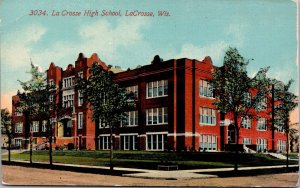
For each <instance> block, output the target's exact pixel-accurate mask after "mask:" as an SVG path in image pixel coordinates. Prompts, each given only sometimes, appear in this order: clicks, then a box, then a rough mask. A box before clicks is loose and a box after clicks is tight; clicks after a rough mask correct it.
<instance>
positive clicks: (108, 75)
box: [78, 64, 133, 170]
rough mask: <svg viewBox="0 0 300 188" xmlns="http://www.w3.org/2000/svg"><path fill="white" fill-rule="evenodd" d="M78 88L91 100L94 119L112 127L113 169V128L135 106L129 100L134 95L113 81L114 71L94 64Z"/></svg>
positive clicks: (111, 165) (111, 167)
mask: <svg viewBox="0 0 300 188" xmlns="http://www.w3.org/2000/svg"><path fill="white" fill-rule="evenodd" d="M78 89H80V90H81V91H82V96H83V100H84V101H85V102H89V104H90V107H91V110H92V111H93V120H96V122H98V121H101V123H102V124H105V125H106V126H108V127H109V129H110V169H111V170H113V164H112V159H113V153H112V151H113V137H112V133H113V129H117V128H118V126H119V125H120V123H119V122H120V121H122V120H124V118H125V117H126V113H125V112H126V111H128V110H130V109H131V108H132V107H133V104H132V103H130V102H128V101H130V99H132V97H133V95H132V94H128V93H126V92H125V89H124V88H122V87H120V86H119V85H118V84H116V83H114V82H113V73H112V72H111V71H106V70H104V69H103V68H102V67H101V66H100V65H98V64H93V65H92V67H91V68H90V77H89V78H88V79H87V80H85V79H79V82H78Z"/></svg>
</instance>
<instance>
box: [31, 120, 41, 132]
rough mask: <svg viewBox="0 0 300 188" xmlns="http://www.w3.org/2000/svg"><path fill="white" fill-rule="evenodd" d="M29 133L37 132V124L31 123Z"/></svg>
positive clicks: (35, 122)
mask: <svg viewBox="0 0 300 188" xmlns="http://www.w3.org/2000/svg"><path fill="white" fill-rule="evenodd" d="M30 132H34V133H35V132H39V122H38V121H33V122H32V125H31V126H30Z"/></svg>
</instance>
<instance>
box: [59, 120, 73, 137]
mask: <svg viewBox="0 0 300 188" xmlns="http://www.w3.org/2000/svg"><path fill="white" fill-rule="evenodd" d="M58 137H72V120H71V118H70V117H64V118H62V119H60V121H59V123H58Z"/></svg>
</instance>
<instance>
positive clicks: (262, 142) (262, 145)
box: [256, 138, 267, 152]
mask: <svg viewBox="0 0 300 188" xmlns="http://www.w3.org/2000/svg"><path fill="white" fill-rule="evenodd" d="M256 151H257V152H266V151H267V140H266V139H263V138H258V139H257V140H256Z"/></svg>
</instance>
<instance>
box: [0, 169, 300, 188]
mask: <svg viewBox="0 0 300 188" xmlns="http://www.w3.org/2000/svg"><path fill="white" fill-rule="evenodd" d="M2 182H3V183H4V184H9V185H61V186H62V185H81V186H84V185H93V186H96V185H97V186H114V185H115V186H116V185H117V186H247V187H250V186H262V187H296V186H297V182H298V173H282V174H271V175H260V176H252V177H231V178H205V179H191V180H161V179H155V180H153V179H143V178H131V177H121V176H109V175H98V174H90V173H78V172H69V171H59V170H49V169H37V168H28V167H20V166H7V165H2Z"/></svg>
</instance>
